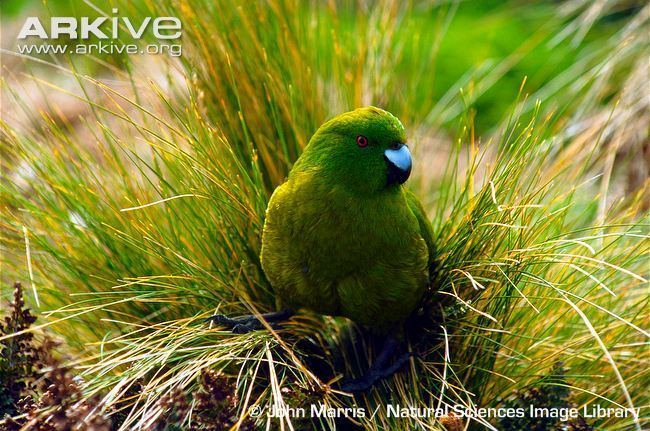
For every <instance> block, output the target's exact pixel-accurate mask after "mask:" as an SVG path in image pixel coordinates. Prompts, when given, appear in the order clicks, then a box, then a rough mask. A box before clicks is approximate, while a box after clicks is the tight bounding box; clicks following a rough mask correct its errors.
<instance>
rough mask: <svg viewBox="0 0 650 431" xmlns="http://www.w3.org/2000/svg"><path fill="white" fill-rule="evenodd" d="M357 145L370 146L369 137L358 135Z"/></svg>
mask: <svg viewBox="0 0 650 431" xmlns="http://www.w3.org/2000/svg"><path fill="white" fill-rule="evenodd" d="M357 145H358V146H359V147H361V148H365V147H367V146H368V138H366V137H365V136H362V135H359V136H357Z"/></svg>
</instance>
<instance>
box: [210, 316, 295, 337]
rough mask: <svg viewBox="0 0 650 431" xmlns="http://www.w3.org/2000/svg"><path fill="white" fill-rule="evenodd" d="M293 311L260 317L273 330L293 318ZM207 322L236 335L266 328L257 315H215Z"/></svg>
mask: <svg viewBox="0 0 650 431" xmlns="http://www.w3.org/2000/svg"><path fill="white" fill-rule="evenodd" d="M293 314H294V313H293V311H291V310H281V311H276V312H274V313H265V314H262V315H260V317H261V318H262V319H264V320H266V321H267V322H268V323H269V324H270V326H271V327H272V328H277V327H278V323H280V322H281V321H283V320H286V319H288V318H290V317H291V316H293ZM205 321H206V322H214V323H216V324H217V325H220V326H225V327H226V328H229V329H230V330H231V331H232V332H233V333H234V334H246V333H248V332H252V331H258V330H260V329H264V328H265V326H264V324H263V323H262V321H261V320H259V318H258V317H257V316H255V315H247V316H238V317H228V316H225V315H223V314H215V315H214V316H210V317H208V318H207V319H205Z"/></svg>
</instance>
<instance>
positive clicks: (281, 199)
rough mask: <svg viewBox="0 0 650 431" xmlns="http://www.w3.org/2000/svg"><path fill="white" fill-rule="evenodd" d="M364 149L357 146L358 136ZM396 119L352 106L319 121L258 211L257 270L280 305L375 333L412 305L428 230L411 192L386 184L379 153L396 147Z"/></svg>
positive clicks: (423, 273) (424, 269)
mask: <svg viewBox="0 0 650 431" xmlns="http://www.w3.org/2000/svg"><path fill="white" fill-rule="evenodd" d="M359 135H363V136H365V137H367V139H368V141H369V145H368V146H367V147H365V148H360V147H359V146H358V145H357V136H359ZM405 141H406V135H405V132H404V128H403V126H402V124H401V123H400V122H399V120H398V119H397V118H396V117H394V116H393V115H392V114H390V113H388V112H386V111H383V110H381V109H378V108H374V107H368V108H361V109H357V110H355V111H352V112H348V113H345V114H342V115H339V116H337V117H336V118H334V119H332V120H330V121H328V122H326V123H325V124H323V125H322V126H321V127H320V128H319V129H318V131H317V132H316V133H315V134H314V136H313V137H312V139H311V140H310V142H309V144H308V145H307V147H306V148H305V151H304V152H303V154H302V155H301V156H300V158H299V159H298V161H297V162H296V163H295V165H294V167H293V169H292V170H291V172H290V174H289V177H288V179H287V181H286V182H285V183H284V184H282V185H281V186H279V187H278V188H277V189H276V190H275V192H274V193H273V196H272V197H271V200H270V201H269V205H268V208H267V212H266V220H265V224H264V232H263V237H262V253H261V260H262V267H263V269H264V272H265V273H266V275H267V277H268V279H269V280H270V282H271V284H272V286H273V288H274V290H275V292H276V293H277V295H278V297H279V299H280V301H281V303H282V305H283V306H285V307H290V308H293V309H299V308H307V309H311V310H313V311H316V312H318V313H322V314H328V315H334V316H345V317H348V318H350V319H352V320H354V321H356V322H358V323H360V324H363V325H366V326H369V327H371V328H374V329H375V330H377V331H379V332H389V331H392V330H395V329H397V328H398V327H401V323H403V321H404V320H405V319H406V318H407V317H408V315H409V314H410V313H411V312H412V311H413V310H414V308H415V307H416V306H417V304H418V303H419V301H420V298H421V296H422V294H423V292H424V290H425V288H426V285H427V281H428V265H429V262H430V260H431V258H432V256H431V253H432V250H433V240H432V233H431V226H430V224H429V222H428V221H427V217H426V215H425V213H424V210H423V209H422V206H421V205H420V203H419V202H418V201H417V199H416V198H415V196H414V195H413V194H412V193H411V192H408V191H407V190H406V189H405V188H404V187H403V186H401V185H398V184H387V181H386V178H387V164H386V160H385V159H384V156H383V154H384V151H385V150H386V149H388V148H390V147H391V145H393V144H394V143H396V142H398V143H404V142H405Z"/></svg>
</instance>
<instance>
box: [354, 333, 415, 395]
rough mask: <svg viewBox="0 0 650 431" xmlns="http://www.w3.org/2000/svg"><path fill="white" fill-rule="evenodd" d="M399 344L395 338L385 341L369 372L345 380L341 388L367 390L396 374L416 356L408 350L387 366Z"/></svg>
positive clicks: (355, 390)
mask: <svg viewBox="0 0 650 431" xmlns="http://www.w3.org/2000/svg"><path fill="white" fill-rule="evenodd" d="M398 346H399V343H398V342H397V341H396V340H395V339H394V338H392V337H391V338H388V339H387V340H386V342H385V343H384V347H383V348H382V350H381V352H380V353H379V356H377V359H376V360H375V362H374V363H373V364H372V366H371V367H370V369H369V370H368V372H367V373H366V374H364V375H363V376H362V377H360V378H358V379H351V380H347V381H344V382H343V383H342V384H341V390H343V391H344V392H365V391H367V390H368V389H370V388H371V387H372V386H373V385H374V384H375V383H377V382H378V381H379V380H381V379H385V378H386V377H390V376H392V375H393V374H395V372H397V370H399V369H400V368H401V367H402V366H403V365H404V364H405V363H406V362H407V361H408V360H409V359H410V358H411V357H412V356H414V353H412V352H406V353H404V354H402V355H401V356H400V357H399V358H397V359H396V360H395V362H393V363H392V364H390V365H388V366H386V365H385V364H386V362H387V360H388V359H389V358H390V357H391V356H392V355H393V353H395V350H397V347H398Z"/></svg>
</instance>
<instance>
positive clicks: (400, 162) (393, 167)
mask: <svg viewBox="0 0 650 431" xmlns="http://www.w3.org/2000/svg"><path fill="white" fill-rule="evenodd" d="M384 158H385V159H386V163H387V164H388V181H387V184H388V185H390V184H394V183H399V184H403V183H404V182H405V181H406V180H407V179H408V177H409V175H411V152H410V151H409V149H408V147H407V146H406V145H404V144H399V145H398V146H397V147H396V148H389V149H387V150H386V151H384Z"/></svg>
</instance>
